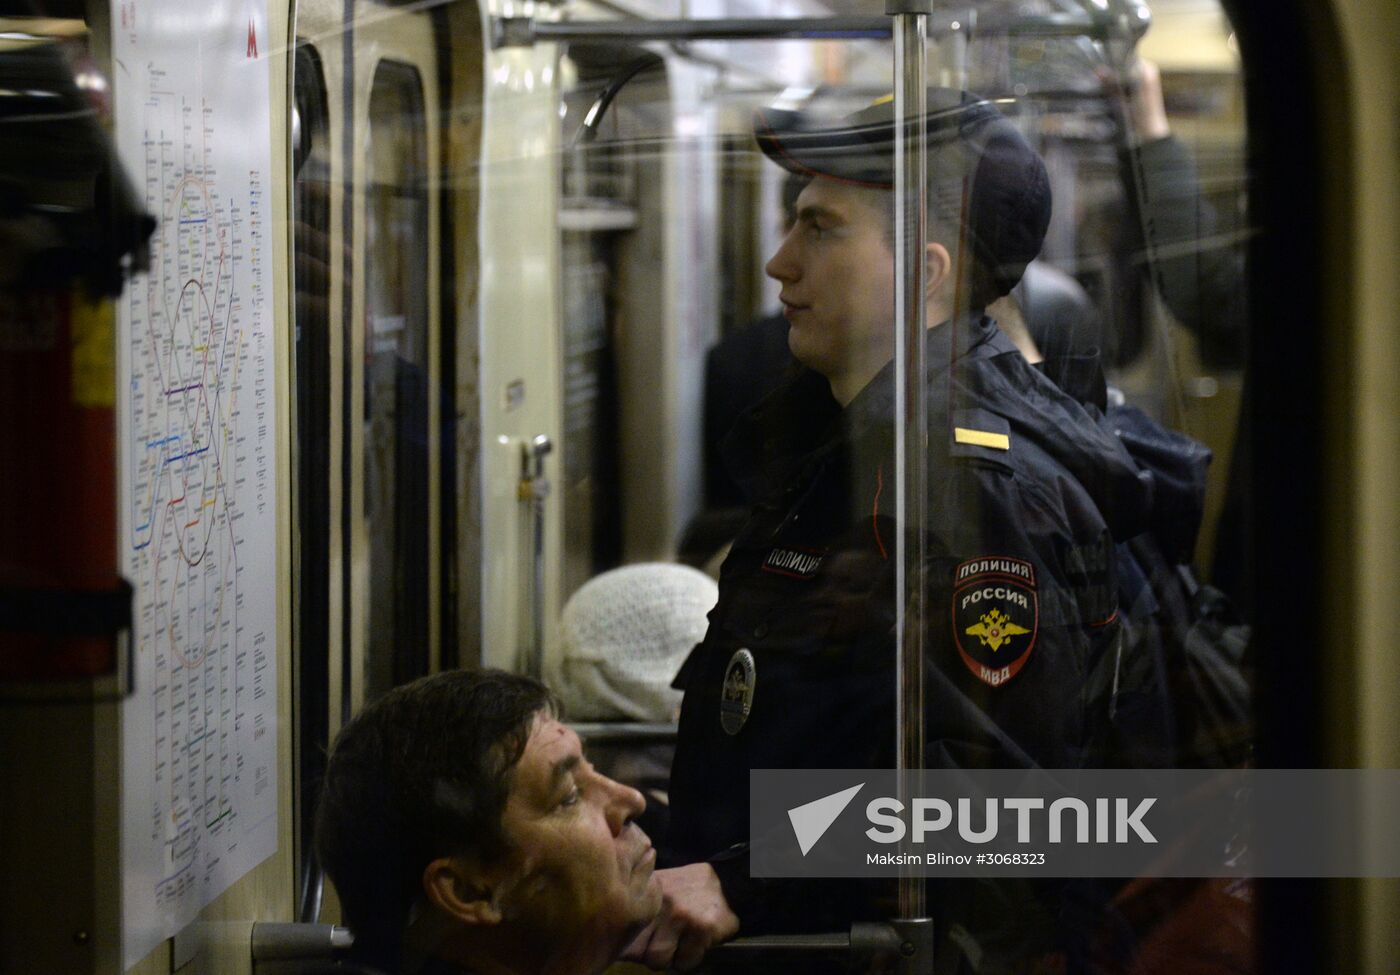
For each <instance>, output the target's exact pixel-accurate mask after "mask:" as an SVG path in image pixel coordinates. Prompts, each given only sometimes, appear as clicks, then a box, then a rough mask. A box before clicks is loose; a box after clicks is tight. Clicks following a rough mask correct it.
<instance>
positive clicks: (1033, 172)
mask: <svg viewBox="0 0 1400 975" xmlns="http://www.w3.org/2000/svg"><path fill="white" fill-rule="evenodd" d="M926 118H927V122H928V146H929V151H930V159H929V168H930V172H931V173H934V174H936V176H937V178H939V179H954V180H958V181H961V180H963V179H966V180H968V181H969V182H968V187H967V188H968V191H969V193H968V198H967V199H968V207H967V218H968V219H967V227H966V231H967V235H968V239H969V241H970V242H971V245H972V251H973V254H974V255H975V256H976V258H977V260H978V262H979V263H980V264H981V265H982V266H983V268H984V269H985V270H986V271H987V273H988V275H989V276H990V278H991V280H992V283H993V286H994V290H996V292H997V294H998V295H1000V294H1005V293H1006V292H1008V291H1010V290H1011V288H1012V287H1014V286H1015V284H1016V282H1017V281H1019V280H1020V279H1021V275H1022V273H1023V272H1024V271H1025V268H1026V265H1027V264H1028V263H1030V261H1031V260H1032V259H1033V258H1034V257H1035V256H1036V255H1037V254H1038V253H1040V247H1041V244H1042V242H1043V241H1044V239H1045V229H1046V227H1047V226H1048V225H1049V223H1050V179H1049V176H1048V175H1047V173H1046V171H1045V163H1044V162H1043V161H1042V160H1041V158H1040V156H1039V155H1038V154H1037V153H1036V151H1035V150H1034V149H1032V148H1031V147H1030V145H1029V144H1028V143H1027V142H1026V140H1025V139H1024V138H1023V137H1022V136H1021V134H1020V133H1019V132H1018V131H1016V128H1015V126H1013V125H1012V124H1011V123H1010V122H1009V121H1007V119H1006V118H1005V116H1003V115H1002V114H1001V112H999V111H998V110H997V109H996V107H995V106H994V105H992V103H991V102H989V101H987V100H986V99H984V98H981V97H979V96H977V95H973V94H971V93H969V92H965V91H958V90H955V89H951V88H930V89H929V90H928V110H927V115H926ZM895 135H896V133H895V124H894V100H893V99H892V98H885V99H881V100H880V101H878V102H876V103H875V104H874V105H871V106H870V107H868V108H865V109H862V110H861V111H859V112H856V113H855V114H853V115H849V116H847V117H845V118H843V119H841V120H839V121H837V122H836V123H835V124H832V123H830V122H827V121H826V120H824V119H817V118H816V117H814V116H813V115H811V114H809V113H807V112H801V111H787V110H783V109H776V108H762V109H759V110H758V111H757V112H755V114H754V138H755V139H757V141H758V145H759V148H760V149H762V150H763V152H764V154H766V155H767V156H768V157H769V158H770V159H772V160H773V161H774V162H776V163H777V164H778V165H779V166H782V167H783V168H784V169H786V170H788V171H789V172H793V173H797V174H799V175H803V176H809V177H814V176H825V177H827V178H829V179H834V180H838V181H840V182H844V183H849V184H854V185H857V186H866V187H871V188H875V189H884V190H890V189H893V188H894V167H895V155H896V152H897V151H898V148H899V144H898V140H897V139H896V137H895ZM945 150H946V151H945ZM988 297H994V296H988Z"/></svg>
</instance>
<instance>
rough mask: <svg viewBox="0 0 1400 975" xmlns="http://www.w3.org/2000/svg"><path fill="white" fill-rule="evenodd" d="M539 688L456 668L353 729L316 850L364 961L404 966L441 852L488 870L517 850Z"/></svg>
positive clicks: (362, 718)
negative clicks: (508, 832) (507, 818)
mask: <svg viewBox="0 0 1400 975" xmlns="http://www.w3.org/2000/svg"><path fill="white" fill-rule="evenodd" d="M554 710H555V705H554V700H553V698H552V697H551V696H550V693H549V691H548V690H546V689H545V687H544V686H543V685H542V684H540V683H539V682H538V681H535V680H532V679H530V678H528V677H522V676H519V675H516V674H508V673H504V672H502V671H498V670H479V671H460V670H459V671H449V672H447V673H442V674H434V675H432V676H430V677H424V678H421V679H419V680H416V681H414V682H413V683H411V684H405V685H404V686H402V687H397V688H395V689H394V690H392V691H390V692H389V693H388V694H385V695H384V696H383V697H382V698H380V699H379V700H377V701H375V702H374V703H372V704H370V705H369V706H368V707H366V708H365V709H364V710H363V711H361V712H360V713H359V714H358V715H356V716H355V718H354V719H353V720H352V721H351V722H350V723H349V724H348V725H346V726H345V728H343V729H342V730H341V732H340V734H339V735H338V736H336V740H335V744H334V746H333V747H332V749H331V754H330V761H329V763H328V765H327V767H326V775H325V781H324V783H323V786H322V789H321V799H320V804H319V806H318V807H317V810H316V853H317V856H318V857H319V858H320V862H321V864H322V866H324V867H325V870H326V873H327V874H328V875H329V876H330V878H331V880H332V881H333V882H334V883H335V888H336V892H337V893H338V894H339V896H340V903H341V906H342V908H343V911H344V917H345V921H346V923H347V924H348V925H349V926H350V928H351V929H352V930H353V931H354V934H355V943H356V950H355V954H356V955H357V956H358V957H360V958H362V959H364V960H367V961H372V962H373V963H375V964H378V965H382V966H385V967H390V968H392V967H394V966H396V965H397V964H398V956H399V952H400V947H401V941H402V936H403V931H404V928H405V926H406V924H407V923H408V920H409V913H410V910H411V909H412V907H413V905H414V903H415V902H416V901H417V900H418V898H419V895H420V894H421V892H422V889H423V888H422V875H423V870H424V868H425V867H426V866H427V865H428V864H429V863H430V862H431V861H433V860H434V859H437V858H438V857H443V856H468V857H472V858H473V859H475V860H476V861H478V862H479V863H481V864H482V865H484V866H489V865H491V864H493V863H496V862H499V859H500V858H501V857H502V855H504V854H505V853H506V852H507V849H508V847H507V842H506V838H505V836H504V834H503V832H502V828H501V816H502V812H503V811H504V808H505V803H506V797H507V796H508V795H509V792H510V778H511V772H512V770H513V769H514V767H515V765H516V763H517V762H519V761H520V757H521V755H522V754H523V753H524V751H525V744H526V742H527V741H528V740H529V737H530V732H531V727H532V723H533V719H534V717H535V715H537V714H539V713H540V712H541V711H545V712H547V713H550V714H553V713H554Z"/></svg>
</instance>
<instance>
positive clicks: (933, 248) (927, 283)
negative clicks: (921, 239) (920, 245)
mask: <svg viewBox="0 0 1400 975" xmlns="http://www.w3.org/2000/svg"><path fill="white" fill-rule="evenodd" d="M924 252H925V258H924V265H925V270H924V299H925V300H927V299H929V298H932V297H933V296H934V294H936V293H937V292H938V289H939V288H940V287H941V286H942V285H943V282H945V281H947V280H948V279H949V278H950V277H951V276H952V274H953V258H952V255H951V254H949V253H948V248H946V247H944V246H943V245H942V244H940V243H938V241H936V240H931V241H929V242H928V245H927V246H926V247H925V248H924Z"/></svg>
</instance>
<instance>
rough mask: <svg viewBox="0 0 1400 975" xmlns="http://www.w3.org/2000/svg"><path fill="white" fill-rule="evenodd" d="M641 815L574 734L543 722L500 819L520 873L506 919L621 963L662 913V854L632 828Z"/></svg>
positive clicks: (637, 799)
mask: <svg viewBox="0 0 1400 975" xmlns="http://www.w3.org/2000/svg"><path fill="white" fill-rule="evenodd" d="M644 808H646V800H644V799H643V798H642V795H641V793H640V792H638V791H637V790H636V789H633V788H630V787H628V786H625V785H622V784H621V783H618V782H614V781H613V780H612V779H610V778H608V777H607V776H605V775H603V774H601V773H599V772H598V771H597V770H595V769H594V768H593V766H592V765H590V764H589V763H588V760H587V759H585V758H584V757H583V752H582V749H581V747H580V744H579V739H578V735H576V734H574V732H573V731H572V730H571V729H570V728H568V727H567V726H566V725H564V724H561V723H560V722H559V721H558V720H556V719H554V718H552V717H549V716H546V715H543V714H542V715H540V716H539V717H538V718H536V720H535V725H534V728H533V730H532V732H531V735H530V739H529V741H528V742H527V743H526V745H525V753H524V754H523V755H522V756H521V758H520V762H519V764H517V765H516V767H515V770H514V772H513V773H512V779H511V791H510V796H509V798H508V799H507V801H506V808H505V813H504V815H503V817H502V825H503V827H504V829H505V833H506V837H507V840H508V842H509V843H510V845H511V846H512V848H513V858H514V859H515V860H516V864H517V866H518V868H519V872H518V873H517V874H516V877H517V879H516V880H515V881H514V882H513V883H512V884H511V885H510V886H511V893H510V894H509V895H508V897H507V899H506V900H505V901H504V903H503V907H504V909H505V911H506V913H507V916H508V917H509V916H514V917H515V918H518V919H519V920H521V921H523V922H525V926H526V927H528V928H530V929H533V930H539V931H540V932H541V936H542V937H548V938H551V939H553V940H554V943H555V944H559V945H573V946H575V947H574V949H573V950H575V951H578V952H589V953H595V952H596V953H597V954H598V956H599V957H600V958H601V959H602V960H603V963H606V962H607V961H610V960H611V959H612V958H614V957H616V956H617V954H618V953H619V952H620V951H621V950H622V948H623V947H625V946H626V944H627V943H628V941H630V940H631V938H632V937H633V936H634V935H635V934H636V933H637V932H638V931H640V930H641V929H642V928H643V927H644V926H645V925H646V924H647V923H648V922H650V921H651V919H652V918H653V917H655V916H656V913H657V911H659V910H660V908H661V888H660V884H659V882H658V881H657V880H656V879H655V877H654V876H653V875H652V870H653V867H654V865H655V863H656V851H655V850H653V849H652V845H651V840H649V839H648V838H647V835H646V834H645V833H643V832H642V831H641V829H640V828H638V827H637V825H636V824H635V823H633V822H632V818H633V817H634V816H636V815H637V814H638V813H640V812H641V811H642V810H643V809H644ZM599 967H601V965H600V966H599Z"/></svg>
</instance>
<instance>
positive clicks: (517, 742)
mask: <svg viewBox="0 0 1400 975" xmlns="http://www.w3.org/2000/svg"><path fill="white" fill-rule="evenodd" d="M645 805H646V803H645V800H643V799H642V796H641V794H640V793H639V792H637V791H636V790H635V789H631V788H629V787H627V786H624V785H621V784H620V783H617V782H614V781H613V780H612V779H609V778H607V777H606V776H603V775H601V774H599V773H598V772H597V771H596V770H594V768H593V767H592V766H591V765H590V764H589V763H588V761H587V759H585V758H584V757H583V753H582V751H581V749H580V746H579V739H578V736H577V735H575V734H574V733H573V731H572V730H570V729H569V728H568V727H567V726H565V725H563V724H561V723H560V722H559V720H558V719H557V718H556V716H555V710H554V702H553V699H552V698H551V697H550V695H549V692H548V691H547V690H546V689H545V688H544V686H543V685H541V684H539V683H538V682H536V681H534V680H531V679H530V678H527V677H520V676H516V675H513V674H507V673H502V672H500V671H493V670H484V671H475V672H467V671H451V672H448V673H443V674H436V675H434V676H431V677H425V678H422V679H421V680H417V681H414V682H413V683H411V684H407V685H405V686H403V687H398V688H395V689H394V690H392V691H390V692H389V693H388V694H386V695H385V696H384V697H382V698H380V699H379V700H378V701H375V702H374V703H373V704H371V705H370V706H369V707H367V708H365V710H364V711H363V712H361V713H360V714H359V715H357V716H356V717H355V718H354V720H352V721H351V722H350V723H349V724H348V725H346V727H345V728H344V729H343V730H342V731H341V733H340V735H339V736H338V737H337V738H336V741H335V745H334V747H333V748H332V751H331V756H330V762H329V765H328V767H327V769H326V777H325V783H324V786H323V789H322V793H321V801H320V806H319V808H318V810H317V814H316V850H317V854H318V855H319V856H320V858H321V863H322V864H323V865H324V866H325V868H326V872H327V873H328V874H329V875H330V878H331V880H332V881H334V882H335V886H336V891H337V892H338V893H339V895H340V902H341V905H342V907H343V909H344V915H345V920H346V923H347V924H349V926H350V927H351V929H352V930H353V931H354V933H355V953H356V955H357V956H358V957H359V958H360V959H362V960H363V961H366V962H369V963H371V964H374V965H377V966H380V967H383V968H385V969H388V970H390V971H395V972H405V973H408V972H424V973H448V972H463V973H465V972H473V973H487V972H490V973H498V972H499V973H526V972H529V973H540V972H550V973H575V972H577V973H594V972H599V971H602V970H603V969H604V968H605V967H606V966H607V965H608V964H609V963H610V962H611V961H612V960H613V959H614V958H616V957H617V955H618V954H619V953H620V952H621V951H622V949H623V948H624V947H625V946H626V944H627V942H628V941H629V940H630V939H631V938H632V937H634V936H635V935H636V934H637V932H638V931H639V930H640V929H641V928H642V927H643V926H645V925H646V924H647V923H648V922H649V921H650V920H651V919H652V918H653V917H654V916H655V915H656V913H657V911H658V909H659V908H660V903H661V895H660V890H659V887H658V884H657V881H656V880H655V878H654V877H653V875H652V868H653V864H654V863H655V859H656V857H655V854H654V852H653V850H652V846H651V841H650V840H648V839H647V836H646V834H645V833H643V832H642V831H641V830H640V829H639V828H638V827H637V826H636V825H635V824H634V823H633V822H632V820H633V818H634V817H635V816H636V815H637V814H638V813H640V812H641V811H642V810H643V808H645Z"/></svg>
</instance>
